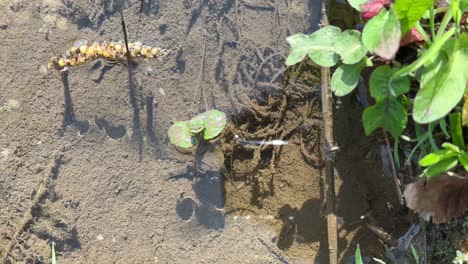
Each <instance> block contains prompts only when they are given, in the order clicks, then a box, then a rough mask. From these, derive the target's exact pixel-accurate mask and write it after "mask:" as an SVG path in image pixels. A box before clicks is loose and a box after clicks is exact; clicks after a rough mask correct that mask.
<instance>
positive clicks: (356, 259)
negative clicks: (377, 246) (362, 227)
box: [354, 244, 362, 264]
mask: <svg viewBox="0 0 468 264" xmlns="http://www.w3.org/2000/svg"><path fill="white" fill-rule="evenodd" d="M354 262H355V263H356V264H362V256H361V248H360V247H359V244H358V245H357V247H356V253H355V254H354Z"/></svg>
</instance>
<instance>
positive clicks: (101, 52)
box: [47, 41, 168, 70]
mask: <svg viewBox="0 0 468 264" xmlns="http://www.w3.org/2000/svg"><path fill="white" fill-rule="evenodd" d="M127 52H130V54H129V55H130V57H131V58H132V59H135V58H141V57H145V58H157V59H158V60H161V59H162V58H163V57H164V56H166V55H167V54H168V52H167V50H165V49H162V48H158V47H151V46H146V45H143V44H142V43H141V42H134V43H129V46H128V49H127V46H126V45H125V44H124V43H123V42H121V41H120V42H101V43H98V42H94V43H93V44H91V45H90V44H88V42H86V41H77V42H75V43H74V44H73V46H72V47H71V48H70V49H68V50H67V51H66V52H65V54H64V55H60V56H55V57H52V58H51V59H50V60H49V61H48V62H47V69H52V68H55V69H57V70H61V69H63V68H65V67H66V66H75V65H79V64H82V63H85V62H87V61H90V60H94V59H99V58H102V59H107V60H109V61H114V62H123V61H125V60H126V58H125V55H126V54H127Z"/></svg>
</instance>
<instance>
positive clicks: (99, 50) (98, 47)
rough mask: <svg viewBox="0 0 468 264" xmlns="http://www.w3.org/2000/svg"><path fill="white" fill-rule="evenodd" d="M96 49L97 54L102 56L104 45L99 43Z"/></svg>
mask: <svg viewBox="0 0 468 264" xmlns="http://www.w3.org/2000/svg"><path fill="white" fill-rule="evenodd" d="M94 49H95V50H96V54H97V55H99V56H101V55H102V47H101V46H99V45H97V46H95V47H94Z"/></svg>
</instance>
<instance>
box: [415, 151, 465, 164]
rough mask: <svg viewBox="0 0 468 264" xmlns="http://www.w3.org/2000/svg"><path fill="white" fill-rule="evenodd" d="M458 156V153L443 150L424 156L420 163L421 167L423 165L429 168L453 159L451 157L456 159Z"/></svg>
mask: <svg viewBox="0 0 468 264" xmlns="http://www.w3.org/2000/svg"><path fill="white" fill-rule="evenodd" d="M457 155H458V153H456V152H453V151H451V150H447V149H441V150H438V151H435V152H432V153H429V154H427V155H426V156H424V157H423V158H422V159H421V160H420V161H419V165H421V166H423V167H428V166H431V165H434V164H436V163H437V162H440V161H441V160H444V159H448V158H451V157H455V156H457Z"/></svg>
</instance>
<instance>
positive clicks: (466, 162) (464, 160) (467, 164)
mask: <svg viewBox="0 0 468 264" xmlns="http://www.w3.org/2000/svg"><path fill="white" fill-rule="evenodd" d="M458 160H459V161H460V163H461V164H462V165H463V167H464V168H465V170H466V171H468V154H467V153H466V152H462V153H460V155H458Z"/></svg>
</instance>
